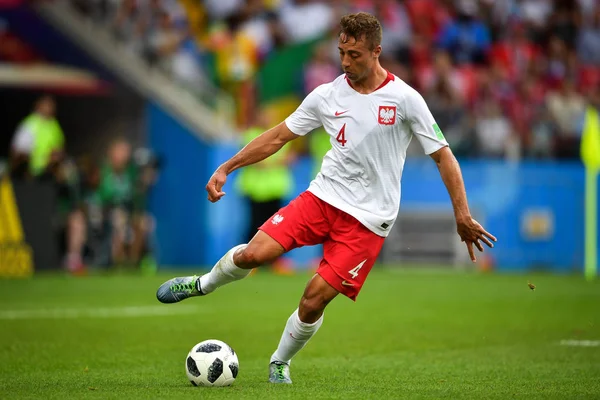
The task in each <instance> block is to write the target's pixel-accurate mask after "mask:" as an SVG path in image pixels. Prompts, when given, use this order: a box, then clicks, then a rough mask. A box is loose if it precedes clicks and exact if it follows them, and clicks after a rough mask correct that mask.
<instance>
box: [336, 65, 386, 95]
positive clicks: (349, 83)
mask: <svg viewBox="0 0 600 400" xmlns="http://www.w3.org/2000/svg"><path fill="white" fill-rule="evenodd" d="M386 72H387V76H386V77H385V80H384V81H383V82H381V85H379V86H378V87H377V89H375V90H373V91H372V92H371V93H374V92H376V91H378V90H379V89H381V88H382V87H384V86H385V85H387V84H388V83H389V82H390V81H393V80H395V78H394V74H392V73H391V72H390V71H388V70H386ZM344 79H346V82H348V85H350V87H351V88H352V89H354V86H352V82H350V80H349V79H348V77H347V76H345V75H344ZM354 90H356V89H354ZM358 93H360V92H358ZM371 93H367V94H371ZM361 94H363V93H361Z"/></svg>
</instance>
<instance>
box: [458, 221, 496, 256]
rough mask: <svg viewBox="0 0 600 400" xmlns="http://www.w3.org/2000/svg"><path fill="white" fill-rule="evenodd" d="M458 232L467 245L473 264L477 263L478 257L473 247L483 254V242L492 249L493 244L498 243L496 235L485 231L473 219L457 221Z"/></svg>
mask: <svg viewBox="0 0 600 400" xmlns="http://www.w3.org/2000/svg"><path fill="white" fill-rule="evenodd" d="M456 230H457V232H458V235H459V236H460V239H461V240H462V241H463V242H465V244H466V245H467V250H469V257H471V261H473V262H476V261H477V257H475V252H474V251H473V245H475V246H476V247H477V249H478V250H479V251H481V252H483V246H482V244H481V242H483V243H485V244H486V245H487V246H488V247H490V248H491V247H494V244H493V243H492V242H495V241H497V239H496V238H495V237H494V235H492V234H491V233H489V232H487V231H486V230H485V229H483V226H481V225H480V224H479V222H477V221H475V220H474V219H473V218H471V217H468V218H465V219H464V220H457V221H456Z"/></svg>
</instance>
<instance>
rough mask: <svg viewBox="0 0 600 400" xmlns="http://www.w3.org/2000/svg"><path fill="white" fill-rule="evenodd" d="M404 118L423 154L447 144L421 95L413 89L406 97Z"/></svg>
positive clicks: (432, 151)
mask: <svg viewBox="0 0 600 400" xmlns="http://www.w3.org/2000/svg"><path fill="white" fill-rule="evenodd" d="M406 119H407V120H408V123H409V124H410V127H411V131H412V133H413V135H415V136H416V138H417V140H418V141H419V143H420V144H421V147H423V150H424V151H425V154H431V153H434V152H436V151H437V150H439V149H441V148H442V147H446V146H448V142H447V141H446V138H445V137H444V134H443V133H442V130H441V129H440V127H439V126H438V124H437V123H436V122H435V119H434V118H433V115H431V111H429V107H427V104H426V103H425V100H424V99H423V96H421V95H420V94H419V93H418V92H417V91H416V90H414V89H413V90H411V91H410V92H409V94H408V95H407V97H406Z"/></svg>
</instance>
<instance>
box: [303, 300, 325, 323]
mask: <svg viewBox="0 0 600 400" xmlns="http://www.w3.org/2000/svg"><path fill="white" fill-rule="evenodd" d="M329 301H330V300H328V299H326V298H325V296H323V295H321V294H320V293H316V294H315V295H312V296H310V297H307V296H306V295H304V296H302V299H301V300H300V306H299V307H298V317H299V318H300V321H302V322H305V323H307V324H312V323H315V322H317V320H318V319H319V318H321V315H323V311H324V310H325V307H327V304H329Z"/></svg>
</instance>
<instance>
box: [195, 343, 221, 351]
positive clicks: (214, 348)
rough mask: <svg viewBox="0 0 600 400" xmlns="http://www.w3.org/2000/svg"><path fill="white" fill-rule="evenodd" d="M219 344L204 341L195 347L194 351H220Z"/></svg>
mask: <svg viewBox="0 0 600 400" xmlns="http://www.w3.org/2000/svg"><path fill="white" fill-rule="evenodd" d="M220 350H221V346H219V345H218V344H216V343H206V344H203V345H202V346H200V347H198V349H196V353H213V352H215V351H220Z"/></svg>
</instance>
